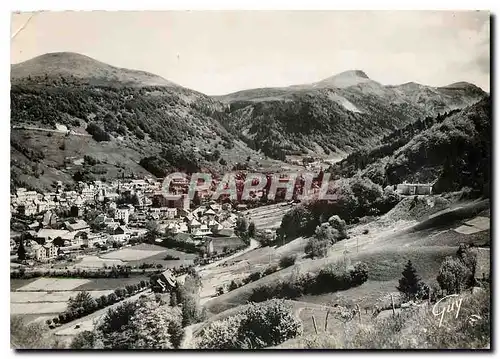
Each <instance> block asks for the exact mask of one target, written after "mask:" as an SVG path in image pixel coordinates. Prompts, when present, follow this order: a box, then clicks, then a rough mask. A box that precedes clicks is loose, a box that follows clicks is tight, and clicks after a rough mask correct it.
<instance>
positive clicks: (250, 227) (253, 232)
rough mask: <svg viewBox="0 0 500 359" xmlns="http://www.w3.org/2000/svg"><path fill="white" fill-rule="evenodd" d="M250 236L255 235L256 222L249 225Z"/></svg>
mask: <svg viewBox="0 0 500 359" xmlns="http://www.w3.org/2000/svg"><path fill="white" fill-rule="evenodd" d="M248 236H249V237H251V238H253V237H255V223H253V222H250V224H249V225H248Z"/></svg>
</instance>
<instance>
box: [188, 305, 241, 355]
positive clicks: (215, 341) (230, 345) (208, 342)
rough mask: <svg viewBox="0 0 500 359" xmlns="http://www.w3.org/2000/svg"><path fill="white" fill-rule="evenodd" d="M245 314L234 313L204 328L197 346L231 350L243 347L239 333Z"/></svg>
mask: <svg viewBox="0 0 500 359" xmlns="http://www.w3.org/2000/svg"><path fill="white" fill-rule="evenodd" d="M243 318H244V316H243V315H241V314H240V315H233V316H231V317H229V318H226V319H224V320H217V321H215V322H212V323H210V325H209V326H208V327H206V328H204V329H203V331H202V332H201V334H200V339H199V341H198V345H197V347H198V348H199V349H216V350H230V349H241V343H240V342H239V341H238V333H239V330H240V326H241V321H242V319H243Z"/></svg>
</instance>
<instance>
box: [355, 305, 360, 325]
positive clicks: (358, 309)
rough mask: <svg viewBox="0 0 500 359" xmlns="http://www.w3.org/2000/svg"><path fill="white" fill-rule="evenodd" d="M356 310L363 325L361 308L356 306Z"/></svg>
mask: <svg viewBox="0 0 500 359" xmlns="http://www.w3.org/2000/svg"><path fill="white" fill-rule="evenodd" d="M356 310H357V311H358V318H359V322H360V323H361V308H359V304H356Z"/></svg>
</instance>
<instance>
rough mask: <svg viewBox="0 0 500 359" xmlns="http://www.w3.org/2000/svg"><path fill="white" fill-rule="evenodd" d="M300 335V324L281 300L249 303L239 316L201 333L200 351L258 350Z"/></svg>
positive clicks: (216, 324)
mask: <svg viewBox="0 0 500 359" xmlns="http://www.w3.org/2000/svg"><path fill="white" fill-rule="evenodd" d="M300 334H302V323H301V321H300V320H299V319H298V318H296V317H295V316H294V315H293V310H292V307H291V305H288V304H286V303H285V302H284V301H282V300H270V301H267V302H264V303H259V304H254V303H251V304H250V305H249V307H248V308H247V309H246V310H245V311H243V312H242V313H240V314H237V315H233V316H231V317H228V318H226V319H224V320H219V321H215V322H212V323H211V324H210V325H209V326H208V327H206V328H205V329H203V331H202V332H201V335H200V340H199V342H198V345H197V346H198V348H200V349H219V350H224V349H225V350H230V349H261V348H265V347H269V346H274V345H278V344H281V343H283V342H284V341H286V340H288V339H291V338H294V337H296V336H298V335H300Z"/></svg>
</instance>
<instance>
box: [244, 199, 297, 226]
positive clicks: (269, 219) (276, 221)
mask: <svg viewBox="0 0 500 359" xmlns="http://www.w3.org/2000/svg"><path fill="white" fill-rule="evenodd" d="M291 208H292V207H291V206H290V205H287V204H286V203H277V204H272V205H269V206H263V207H257V208H252V209H249V210H247V211H244V212H243V213H242V214H243V215H244V216H245V217H247V219H248V220H249V221H250V222H254V223H255V227H256V228H257V229H276V228H279V226H280V224H281V219H282V218H283V216H284V215H285V213H286V212H288V211H289V210H290V209H291Z"/></svg>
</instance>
